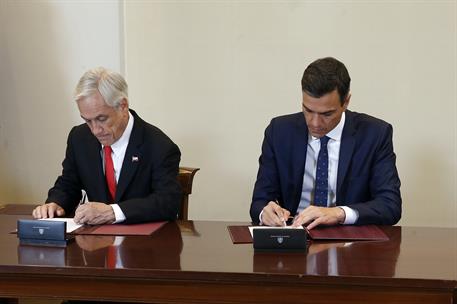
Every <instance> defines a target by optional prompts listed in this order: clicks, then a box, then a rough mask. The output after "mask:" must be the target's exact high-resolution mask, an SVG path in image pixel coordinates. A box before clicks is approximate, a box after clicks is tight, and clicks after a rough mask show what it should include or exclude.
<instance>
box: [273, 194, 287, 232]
mask: <svg viewBox="0 0 457 304" xmlns="http://www.w3.org/2000/svg"><path fill="white" fill-rule="evenodd" d="M275 203H276V205H278V206H279V207H281V205H280V204H279V201H278V199H275ZM281 208H282V207H281ZM282 223H283V227H286V226H287V222H286V220H285V219H284V214H283V217H282Z"/></svg>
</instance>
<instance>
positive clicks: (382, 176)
mask: <svg viewBox="0 0 457 304" xmlns="http://www.w3.org/2000/svg"><path fill="white" fill-rule="evenodd" d="M307 145H308V128H307V126H306V121H305V118H304V116H303V113H301V112H300V113H296V114H291V115H285V116H280V117H277V118H274V119H273V120H272V121H271V123H270V125H269V126H268V127H267V129H266V130H265V138H264V141H263V145H262V155H261V156H260V159H259V172H258V174H257V181H256V183H255V187H254V194H253V198H252V204H251V210H250V213H251V218H252V220H253V221H254V222H258V221H259V214H260V212H261V211H262V209H263V207H264V206H265V205H266V204H267V203H268V202H269V201H274V200H278V201H279V202H280V204H281V205H282V206H283V208H285V209H287V210H289V211H290V212H291V213H292V215H294V214H295V213H296V211H297V208H298V205H299V203H300V196H301V191H302V186H303V174H304V170H305V159H306V149H307ZM336 202H337V205H342V206H349V207H350V208H352V209H354V210H356V211H357V212H358V214H359V218H358V220H357V222H356V224H360V225H362V224H384V225H393V224H395V223H397V222H398V221H399V220H400V217H401V196H400V179H399V177H398V172H397V168H396V166H395V154H394V152H393V144H392V126H391V125H390V124H388V123H386V122H384V121H382V120H379V119H376V118H374V117H371V116H368V115H365V114H360V113H356V112H351V111H346V121H345V125H344V128H343V134H342V137H341V146H340V156H339V162H338V173H337V189H336Z"/></svg>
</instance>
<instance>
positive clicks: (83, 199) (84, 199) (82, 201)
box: [78, 192, 87, 206]
mask: <svg viewBox="0 0 457 304" xmlns="http://www.w3.org/2000/svg"><path fill="white" fill-rule="evenodd" d="M86 196H87V193H86V192H84V195H83V198H82V199H81V201H79V204H78V206H81V205H82V204H84V203H85V202H86Z"/></svg>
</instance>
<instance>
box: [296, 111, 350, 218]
mask: <svg viewBox="0 0 457 304" xmlns="http://www.w3.org/2000/svg"><path fill="white" fill-rule="evenodd" d="M345 121H346V115H345V113H344V112H343V115H342V116H341V120H340V122H339V123H338V124H337V125H336V127H335V128H334V129H333V130H331V131H330V132H328V133H327V134H326V136H327V137H329V138H330V140H329V141H328V145H327V149H328V199H327V206H328V207H335V206H336V181H337V175H338V161H339V154H340V145H341V135H342V134H343V128H344V122H345ZM320 148H321V142H320V139H319V138H317V137H314V136H312V135H311V134H309V135H308V147H307V149H306V164H305V173H304V176H303V187H302V193H301V198H300V204H299V205H298V210H297V213H300V212H301V211H303V210H304V209H306V207H308V206H309V205H311V202H312V201H313V197H314V189H315V181H316V169H317V157H318V155H319V151H320ZM339 207H340V208H343V210H344V212H345V213H346V218H345V220H344V222H343V224H354V223H355V222H356V220H357V218H358V214H357V212H356V211H355V210H353V209H351V208H349V207H347V206H339Z"/></svg>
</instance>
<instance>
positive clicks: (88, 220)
mask: <svg viewBox="0 0 457 304" xmlns="http://www.w3.org/2000/svg"><path fill="white" fill-rule="evenodd" d="M115 220H116V217H115V216H114V211H113V208H112V207H111V206H110V205H107V204H105V203H98V202H88V203H85V204H82V205H79V206H78V208H77V209H76V211H75V217H74V221H75V222H76V223H77V224H89V225H100V224H110V223H113V222H114V221H115Z"/></svg>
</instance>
